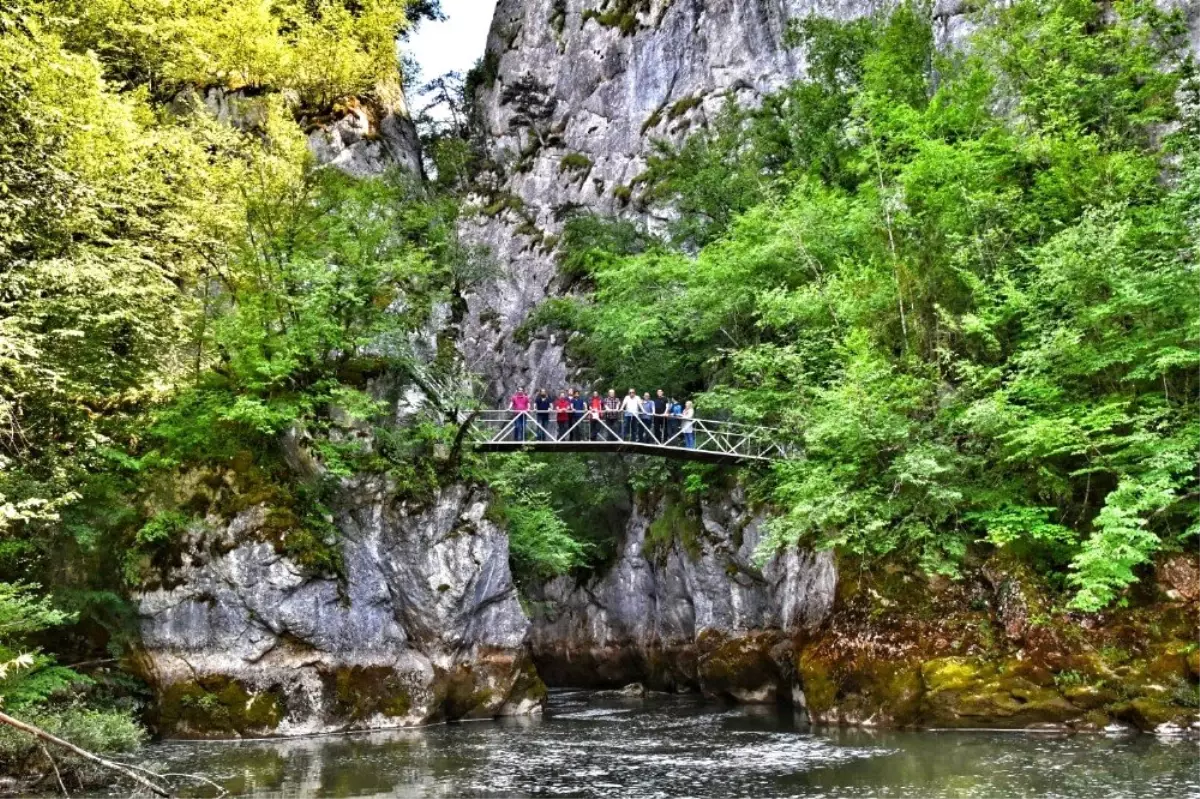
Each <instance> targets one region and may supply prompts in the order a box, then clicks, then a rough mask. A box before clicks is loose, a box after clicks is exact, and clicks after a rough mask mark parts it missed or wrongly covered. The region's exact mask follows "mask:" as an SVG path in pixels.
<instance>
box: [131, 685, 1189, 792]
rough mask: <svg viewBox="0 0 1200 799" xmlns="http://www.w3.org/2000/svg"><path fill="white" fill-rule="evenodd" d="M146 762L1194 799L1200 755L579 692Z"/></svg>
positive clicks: (227, 770) (250, 777)
mask: <svg viewBox="0 0 1200 799" xmlns="http://www.w3.org/2000/svg"><path fill="white" fill-rule="evenodd" d="M143 763H144V765H146V766H148V767H151V768H155V769H157V770H159V771H173V772H192V773H197V772H198V773H204V774H207V775H209V776H213V777H214V778H215V779H217V781H218V782H220V783H222V784H223V785H225V786H226V787H227V788H228V789H229V790H230V791H232V792H233V794H234V795H235V796H240V797H522V796H555V797H622V798H624V797H720V798H721V799H725V798H726V797H754V798H755V799H767V798H768V797H790V796H803V797H835V798H837V799H843V798H847V797H868V796H878V797H1009V796H1015V797H1026V796H1037V797H1080V798H1081V799H1085V798H1086V799H1097V798H1102V799H1109V798H1110V797H1117V796H1137V797H1200V748H1198V745H1197V743H1196V742H1195V741H1186V740H1179V741H1163V740H1157V739H1155V738H1154V737H1152V736H1148V735H1132V736H1125V737H1121V738H1106V737H1102V736H1095V735H1086V736H1085V735H1079V736H1074V737H1046V736H1037V735H1024V734H1014V733H990V732H989V733H965V732H959V733H948V732H908V733H900V732H879V733H872V732H867V731H862V730H828V731H816V732H813V731H809V730H807V729H805V728H804V726H803V725H802V724H800V723H798V721H797V719H796V718H795V716H794V715H793V714H792V713H791V711H788V710H780V709H776V708H754V707H745V706H742V707H724V706H721V705H717V704H713V703H711V702H706V701H704V700H702V699H700V698H697V697H686V696H685V697H674V696H662V697H651V698H649V699H646V700H636V699H623V698H615V697H610V696H601V695H596V694H593V693H588V692H579V691H560V692H554V693H552V695H551V700H550V703H549V707H548V710H547V713H546V715H545V716H544V717H542V718H540V719H508V720H502V721H495V722H492V721H488V722H471V723H463V724H451V725H446V726H437V727H426V728H422V729H417V730H402V731H396V732H387V733H369V734H361V735H352V736H329V737H320V738H309V739H303V740H273V741H244V742H204V743H200V742H168V743H162V744H156V745H154V746H151V747H148V748H147V749H146V750H144V760H143ZM196 795H197V796H202V795H204V794H202V793H197V794H196Z"/></svg>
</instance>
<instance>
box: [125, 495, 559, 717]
mask: <svg viewBox="0 0 1200 799" xmlns="http://www.w3.org/2000/svg"><path fill="white" fill-rule="evenodd" d="M485 509H486V496H484V495H482V494H480V493H477V492H473V491H470V490H468V489H466V488H463V487H461V486H456V487H451V488H448V489H446V490H444V491H442V492H441V493H440V494H439V495H438V496H437V497H436V498H435V499H434V500H433V501H432V502H431V503H429V504H426V505H420V506H413V505H411V503H409V502H407V501H405V500H402V499H398V498H396V497H395V496H393V495H392V494H391V493H390V492H389V490H388V488H387V485H386V483H384V482H382V481H375V482H365V481H364V482H358V483H354V484H349V485H347V486H346V487H345V490H344V491H343V502H342V503H341V506H340V508H339V510H338V513H337V516H336V520H335V521H336V523H337V526H338V528H339V530H340V532H341V541H340V543H339V546H340V551H341V555H342V560H343V562H344V566H343V569H342V571H343V574H342V575H341V577H340V579H339V578H335V577H329V576H316V575H313V574H311V573H309V570H305V569H302V568H301V567H300V566H298V565H297V563H296V562H295V559H294V558H288V557H285V556H284V555H282V554H280V552H278V551H277V549H276V547H275V546H274V545H273V543H272V542H271V541H270V540H269V526H270V519H269V516H268V514H267V513H266V512H265V511H264V509H263V508H262V507H260V506H254V507H251V508H249V509H247V510H245V511H243V512H241V513H239V514H238V515H237V516H236V517H235V518H233V520H232V521H230V522H228V523H221V521H220V520H218V519H215V518H213V519H211V520H210V523H209V524H208V525H206V526H205V527H203V528H201V529H200V530H198V531H195V532H193V535H192V538H191V540H189V541H187V542H186V543H185V544H184V546H183V548H182V552H181V554H180V561H179V563H178V564H177V565H176V566H175V567H174V568H173V569H171V570H170V571H169V572H168V573H167V574H165V575H164V585H163V586H162V587H159V588H157V589H155V590H150V591H146V592H145V593H143V594H141V595H140V596H139V597H138V600H139V605H140V614H141V619H142V623H141V629H142V642H143V651H142V655H141V658H140V660H141V663H140V666H141V670H142V671H143V673H144V674H145V675H146V676H147V677H148V679H149V681H150V682H151V684H152V685H153V686H154V687H155V689H156V691H157V693H158V694H159V697H160V702H159V708H158V711H157V720H158V727H159V729H160V730H161V731H163V732H166V733H171V734H175V735H261V734H300V733H311V732H328V731H333V730H343V729H356V728H377V727H396V726H407V725H411V724H418V723H423V722H428V721H435V720H440V719H452V718H464V717H468V718H470V717H487V716H494V715H505V714H521V713H529V712H533V711H535V710H537V709H538V707H539V706H540V703H541V699H542V694H543V691H544V689H543V687H542V684H541V682H540V680H538V679H537V677H536V675H535V674H534V673H533V669H532V666H531V664H530V662H529V659H528V655H527V654H526V649H525V646H524V640H525V634H526V630H527V627H528V620H527V619H526V617H525V614H524V613H523V612H522V610H521V606H520V605H519V604H518V602H517V596H516V591H515V588H514V586H513V583H512V578H511V574H510V572H509V567H508V541H507V538H506V537H505V535H504V533H503V532H502V531H501V530H499V529H497V528H496V526H495V525H494V524H492V523H491V522H490V521H488V520H487V519H486V518H485V516H484V511H485Z"/></svg>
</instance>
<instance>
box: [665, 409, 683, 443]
mask: <svg viewBox="0 0 1200 799" xmlns="http://www.w3.org/2000/svg"><path fill="white" fill-rule="evenodd" d="M667 413H668V414H669V415H668V416H667V440H668V441H670V442H671V446H673V447H678V446H679V439H678V438H677V436H678V435H679V421H680V417H681V416H683V404H682V403H680V402H679V400H677V399H673V400H671V407H670V409H668V411H667Z"/></svg>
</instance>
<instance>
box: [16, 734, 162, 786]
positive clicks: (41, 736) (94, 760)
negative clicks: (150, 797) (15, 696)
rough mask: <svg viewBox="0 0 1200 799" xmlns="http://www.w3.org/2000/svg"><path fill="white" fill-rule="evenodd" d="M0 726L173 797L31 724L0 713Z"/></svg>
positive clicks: (137, 776) (143, 779) (119, 766)
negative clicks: (60, 748) (59, 748)
mask: <svg viewBox="0 0 1200 799" xmlns="http://www.w3.org/2000/svg"><path fill="white" fill-rule="evenodd" d="M0 724H7V725H8V726H10V727H13V728H15V729H18V730H20V731H21V732H24V733H28V734H29V735H32V736H33V737H34V738H37V739H38V740H39V741H44V742H46V743H52V744H54V745H55V746H59V747H62V748H63V749H66V750H67V751H68V752H71V753H72V754H75V755H78V756H79V757H82V758H83V759H84V760H87V761H89V762H91V763H95V764H96V765H98V766H101V767H102V768H106V769H108V770H109V771H116V772H118V773H120V774H123V775H125V776H126V777H128V778H129V779H131V780H133V781H134V782H136V783H137V784H139V785H141V786H142V787H144V788H146V789H147V790H149V791H151V792H152V793H154V794H155V795H157V796H163V797H167V799H171V797H172V796H173V794H172V793H171V792H170V791H169V790H167V789H165V788H163V787H161V786H159V785H155V784H154V783H153V782H151V781H150V780H148V779H146V778H145V777H143V776H142V775H141V774H138V773H137V772H136V771H134V770H133V769H131V768H129V767H128V766H126V765H123V764H121V763H114V762H113V761H111V760H108V759H106V758H103V757H100V756H99V755H94V754H92V753H91V752H89V751H87V750H86V749H80V748H79V747H78V746H76V745H75V744H73V743H71V742H70V741H64V740H63V739H62V738H59V737H58V736H57V735H51V734H50V733H48V732H46V731H45V730H43V729H39V728H37V727H35V726H33V725H32V724H26V723H25V722H23V721H21V720H20V719H14V718H13V717H12V716H10V715H8V714H7V713H0ZM43 748H44V747H43ZM51 762H53V761H51ZM56 770H57V769H56ZM155 776H158V775H155Z"/></svg>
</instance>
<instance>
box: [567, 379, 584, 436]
mask: <svg viewBox="0 0 1200 799" xmlns="http://www.w3.org/2000/svg"><path fill="white" fill-rule="evenodd" d="M586 410H587V400H585V399H584V398H583V395H581V394H580V393H579V389H575V390H574V391H572V392H571V440H572V441H582V440H583V412H584V411H586Z"/></svg>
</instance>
